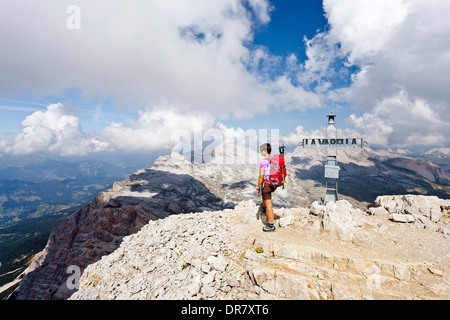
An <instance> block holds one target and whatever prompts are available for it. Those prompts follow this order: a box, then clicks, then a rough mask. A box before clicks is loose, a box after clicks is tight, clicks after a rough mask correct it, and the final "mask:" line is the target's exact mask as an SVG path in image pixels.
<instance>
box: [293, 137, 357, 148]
mask: <svg viewBox="0 0 450 320" xmlns="http://www.w3.org/2000/svg"><path fill="white" fill-rule="evenodd" d="M365 144H366V142H365V141H364V140H363V139H362V138H342V139H337V138H336V139H334V138H333V139H327V138H323V139H322V138H312V139H303V140H302V141H300V142H299V144H298V145H299V146H300V147H303V148H305V149H321V148H325V149H354V148H362V147H363V146H364V145H365Z"/></svg>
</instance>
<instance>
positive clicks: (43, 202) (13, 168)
mask: <svg viewBox="0 0 450 320" xmlns="http://www.w3.org/2000/svg"><path fill="white" fill-rule="evenodd" d="M155 158H156V155H154V156H153V155H150V156H149V155H146V156H142V155H141V156H140V159H136V157H130V159H128V160H127V159H125V158H124V157H121V158H120V159H119V158H117V157H116V158H115V159H114V158H113V159H111V160H112V161H109V162H107V161H101V160H97V159H95V158H84V159H83V158H80V159H67V158H60V159H54V158H50V157H46V156H43V155H33V156H24V157H19V156H2V157H0V227H2V226H7V225H11V224H14V223H17V222H19V221H25V220H27V219H30V218H36V217H41V216H45V215H46V214H51V213H55V212H58V211H61V210H65V209H68V208H70V207H74V206H77V205H80V204H84V203H87V202H89V201H90V200H91V199H92V198H93V197H94V196H95V195H96V194H97V193H98V192H99V191H101V190H104V189H106V188H108V187H111V185H112V184H113V183H114V181H117V180H122V179H124V178H125V177H127V176H128V175H129V174H130V173H132V172H134V171H135V170H137V169H138V168H140V167H142V166H145V165H146V164H147V165H149V164H151V163H153V161H154V159H155ZM131 159H132V160H131Z"/></svg>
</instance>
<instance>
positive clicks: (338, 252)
mask: <svg viewBox="0 0 450 320" xmlns="http://www.w3.org/2000/svg"><path fill="white" fill-rule="evenodd" d="M378 200H379V201H378V202H377V204H378V205H379V207H374V208H382V209H383V210H384V211H383V212H381V211H380V212H379V211H376V213H375V211H373V210H372V211H367V212H363V211H361V210H359V209H357V208H354V207H353V206H352V205H351V204H350V203H349V202H348V201H346V200H340V201H337V202H336V203H329V204H327V206H319V205H318V204H317V203H314V204H313V205H312V206H311V208H279V209H277V210H276V212H275V213H276V226H277V230H276V231H275V232H273V233H269V234H267V233H263V232H262V231H261V227H262V226H263V222H265V217H264V215H263V213H262V212H261V211H260V209H259V206H258V205H257V204H255V203H254V202H253V201H251V200H249V201H243V202H240V203H239V204H238V205H237V206H236V207H235V208H234V209H225V210H221V211H212V212H206V211H205V212H201V213H188V214H182V215H173V216H170V217H167V218H165V219H161V220H157V221H151V222H149V223H148V224H147V225H146V226H144V227H143V228H142V229H141V230H140V231H139V232H137V233H135V234H133V235H130V236H128V237H126V238H124V240H123V242H122V244H121V245H120V247H119V248H118V249H117V250H116V251H115V252H113V253H112V254H110V255H108V256H105V257H103V258H102V259H101V260H100V261H98V262H96V263H94V264H91V265H90V266H88V267H87V268H86V270H85V272H84V273H83V275H82V277H81V280H80V290H79V291H78V292H76V293H75V294H74V295H72V296H71V298H70V299H74V300H77V299H137V300H139V299H239V300H244V299H308V300H309V299H313V300H319V299H320V300H324V299H448V298H450V278H449V272H448V271H449V270H450V259H449V257H450V252H449V244H450V242H449V241H450V229H449V223H448V219H449V212H448V208H449V207H448V205H449V204H448V201H444V200H440V199H434V198H433V199H429V198H427V197H421V198H418V197H417V196H406V197H404V196H398V197H395V198H394V199H391V201H394V202H396V203H398V206H397V205H396V206H389V204H390V202H389V201H388V199H385V198H380V199H378ZM388 202H389V203H388ZM432 203H433V204H432ZM430 205H431V206H432V207H434V206H435V205H437V206H438V207H439V208H440V209H442V211H443V215H442V216H441V218H440V219H438V220H436V221H433V220H430V223H432V224H435V225H436V226H439V228H440V229H439V231H437V230H436V228H435V229H432V228H429V227H426V228H425V229H424V228H423V226H422V227H418V225H416V226H414V225H413V224H404V223H397V222H395V221H394V220H392V219H390V215H391V214H393V212H399V211H398V208H399V207H402V208H406V207H409V208H411V207H414V208H415V210H416V211H417V212H419V211H421V210H422V209H424V210H423V212H427V210H428V209H426V208H428V207H429V206H430ZM383 206H384V207H383ZM385 208H388V209H389V210H394V211H389V210H388V209H385ZM424 215H426V213H424ZM436 231H437V232H436Z"/></svg>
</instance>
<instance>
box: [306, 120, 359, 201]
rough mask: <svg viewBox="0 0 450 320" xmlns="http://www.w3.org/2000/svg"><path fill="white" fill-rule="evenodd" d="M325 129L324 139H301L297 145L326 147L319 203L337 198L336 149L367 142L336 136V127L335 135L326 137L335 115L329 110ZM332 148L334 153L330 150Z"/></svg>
mask: <svg viewBox="0 0 450 320" xmlns="http://www.w3.org/2000/svg"><path fill="white" fill-rule="evenodd" d="M326 117H327V125H328V126H327V129H326V138H325V139H317V138H312V139H303V141H301V142H300V143H299V146H301V147H303V148H305V149H328V150H329V152H328V154H327V159H326V162H325V196H324V198H323V199H321V201H320V203H321V204H322V205H326V204H327V203H328V202H335V201H337V200H338V179H339V170H340V167H339V166H338V163H337V149H355V148H363V147H364V146H365V145H366V144H367V142H366V141H364V140H363V139H362V138H339V139H338V137H337V129H336V130H335V137H334V138H331V139H329V138H328V129H330V128H331V127H333V126H335V125H336V117H337V116H336V115H335V114H333V112H330V113H329V114H328V115H327V116H326ZM333 149H334V151H335V152H334V155H332V154H331V153H332V152H331V151H332V150H333Z"/></svg>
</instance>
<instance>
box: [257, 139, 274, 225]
mask: <svg viewBox="0 0 450 320" xmlns="http://www.w3.org/2000/svg"><path fill="white" fill-rule="evenodd" d="M259 150H260V152H261V155H262V156H263V157H264V159H262V160H261V162H260V164H259V177H258V187H257V188H256V192H257V194H258V195H261V193H262V206H263V208H262V209H263V210H264V207H265V210H266V212H267V220H268V223H267V226H265V227H264V228H263V231H266V232H268V231H274V230H275V225H274V223H273V222H274V217H275V214H274V212H273V206H272V192H274V191H275V189H276V188H277V187H276V186H274V185H270V184H269V183H268V182H269V179H270V158H271V157H270V152H271V151H272V147H271V145H270V144H269V143H265V144H262V145H261V147H259ZM261 187H262V190H261Z"/></svg>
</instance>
